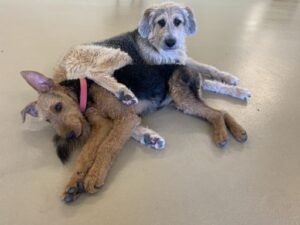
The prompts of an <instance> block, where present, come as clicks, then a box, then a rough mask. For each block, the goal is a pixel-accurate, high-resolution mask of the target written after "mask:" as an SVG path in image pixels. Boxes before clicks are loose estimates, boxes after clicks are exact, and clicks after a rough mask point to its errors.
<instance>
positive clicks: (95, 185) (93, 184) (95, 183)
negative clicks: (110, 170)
mask: <svg viewBox="0 0 300 225" xmlns="http://www.w3.org/2000/svg"><path fill="white" fill-rule="evenodd" d="M104 179H105V176H101V175H100V174H99V173H98V172H97V173H93V172H89V173H88V174H87V176H86V177H85V179H84V190H85V192H86V193H89V194H94V193H96V192H97V191H98V190H99V188H101V187H102V186H103V184H104Z"/></svg>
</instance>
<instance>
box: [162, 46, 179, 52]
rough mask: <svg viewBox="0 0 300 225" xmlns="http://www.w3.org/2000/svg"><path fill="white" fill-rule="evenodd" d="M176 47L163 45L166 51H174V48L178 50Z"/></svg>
mask: <svg viewBox="0 0 300 225" xmlns="http://www.w3.org/2000/svg"><path fill="white" fill-rule="evenodd" d="M176 49H178V47H177V46H173V47H168V46H164V47H163V50H164V51H172V50H176Z"/></svg>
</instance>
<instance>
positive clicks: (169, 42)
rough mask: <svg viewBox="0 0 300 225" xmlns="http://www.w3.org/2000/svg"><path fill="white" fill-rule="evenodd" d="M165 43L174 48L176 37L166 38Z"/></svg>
mask: <svg viewBox="0 0 300 225" xmlns="http://www.w3.org/2000/svg"><path fill="white" fill-rule="evenodd" d="M165 43H166V45H167V46H168V47H169V48H172V47H173V46H174V45H175V44H176V39H174V38H169V39H166V40H165Z"/></svg>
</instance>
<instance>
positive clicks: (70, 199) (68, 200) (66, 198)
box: [64, 195, 74, 204]
mask: <svg viewBox="0 0 300 225" xmlns="http://www.w3.org/2000/svg"><path fill="white" fill-rule="evenodd" d="M73 201H74V197H73V195H67V196H66V197H65V198H64V202H65V203H67V204H69V203H71V202H73Z"/></svg>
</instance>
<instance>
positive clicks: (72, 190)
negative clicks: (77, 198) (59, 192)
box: [68, 187, 77, 194]
mask: <svg viewBox="0 0 300 225" xmlns="http://www.w3.org/2000/svg"><path fill="white" fill-rule="evenodd" d="M76 192H77V188H76V187H70V188H69V190H68V193H69V194H74V193H76Z"/></svg>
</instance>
